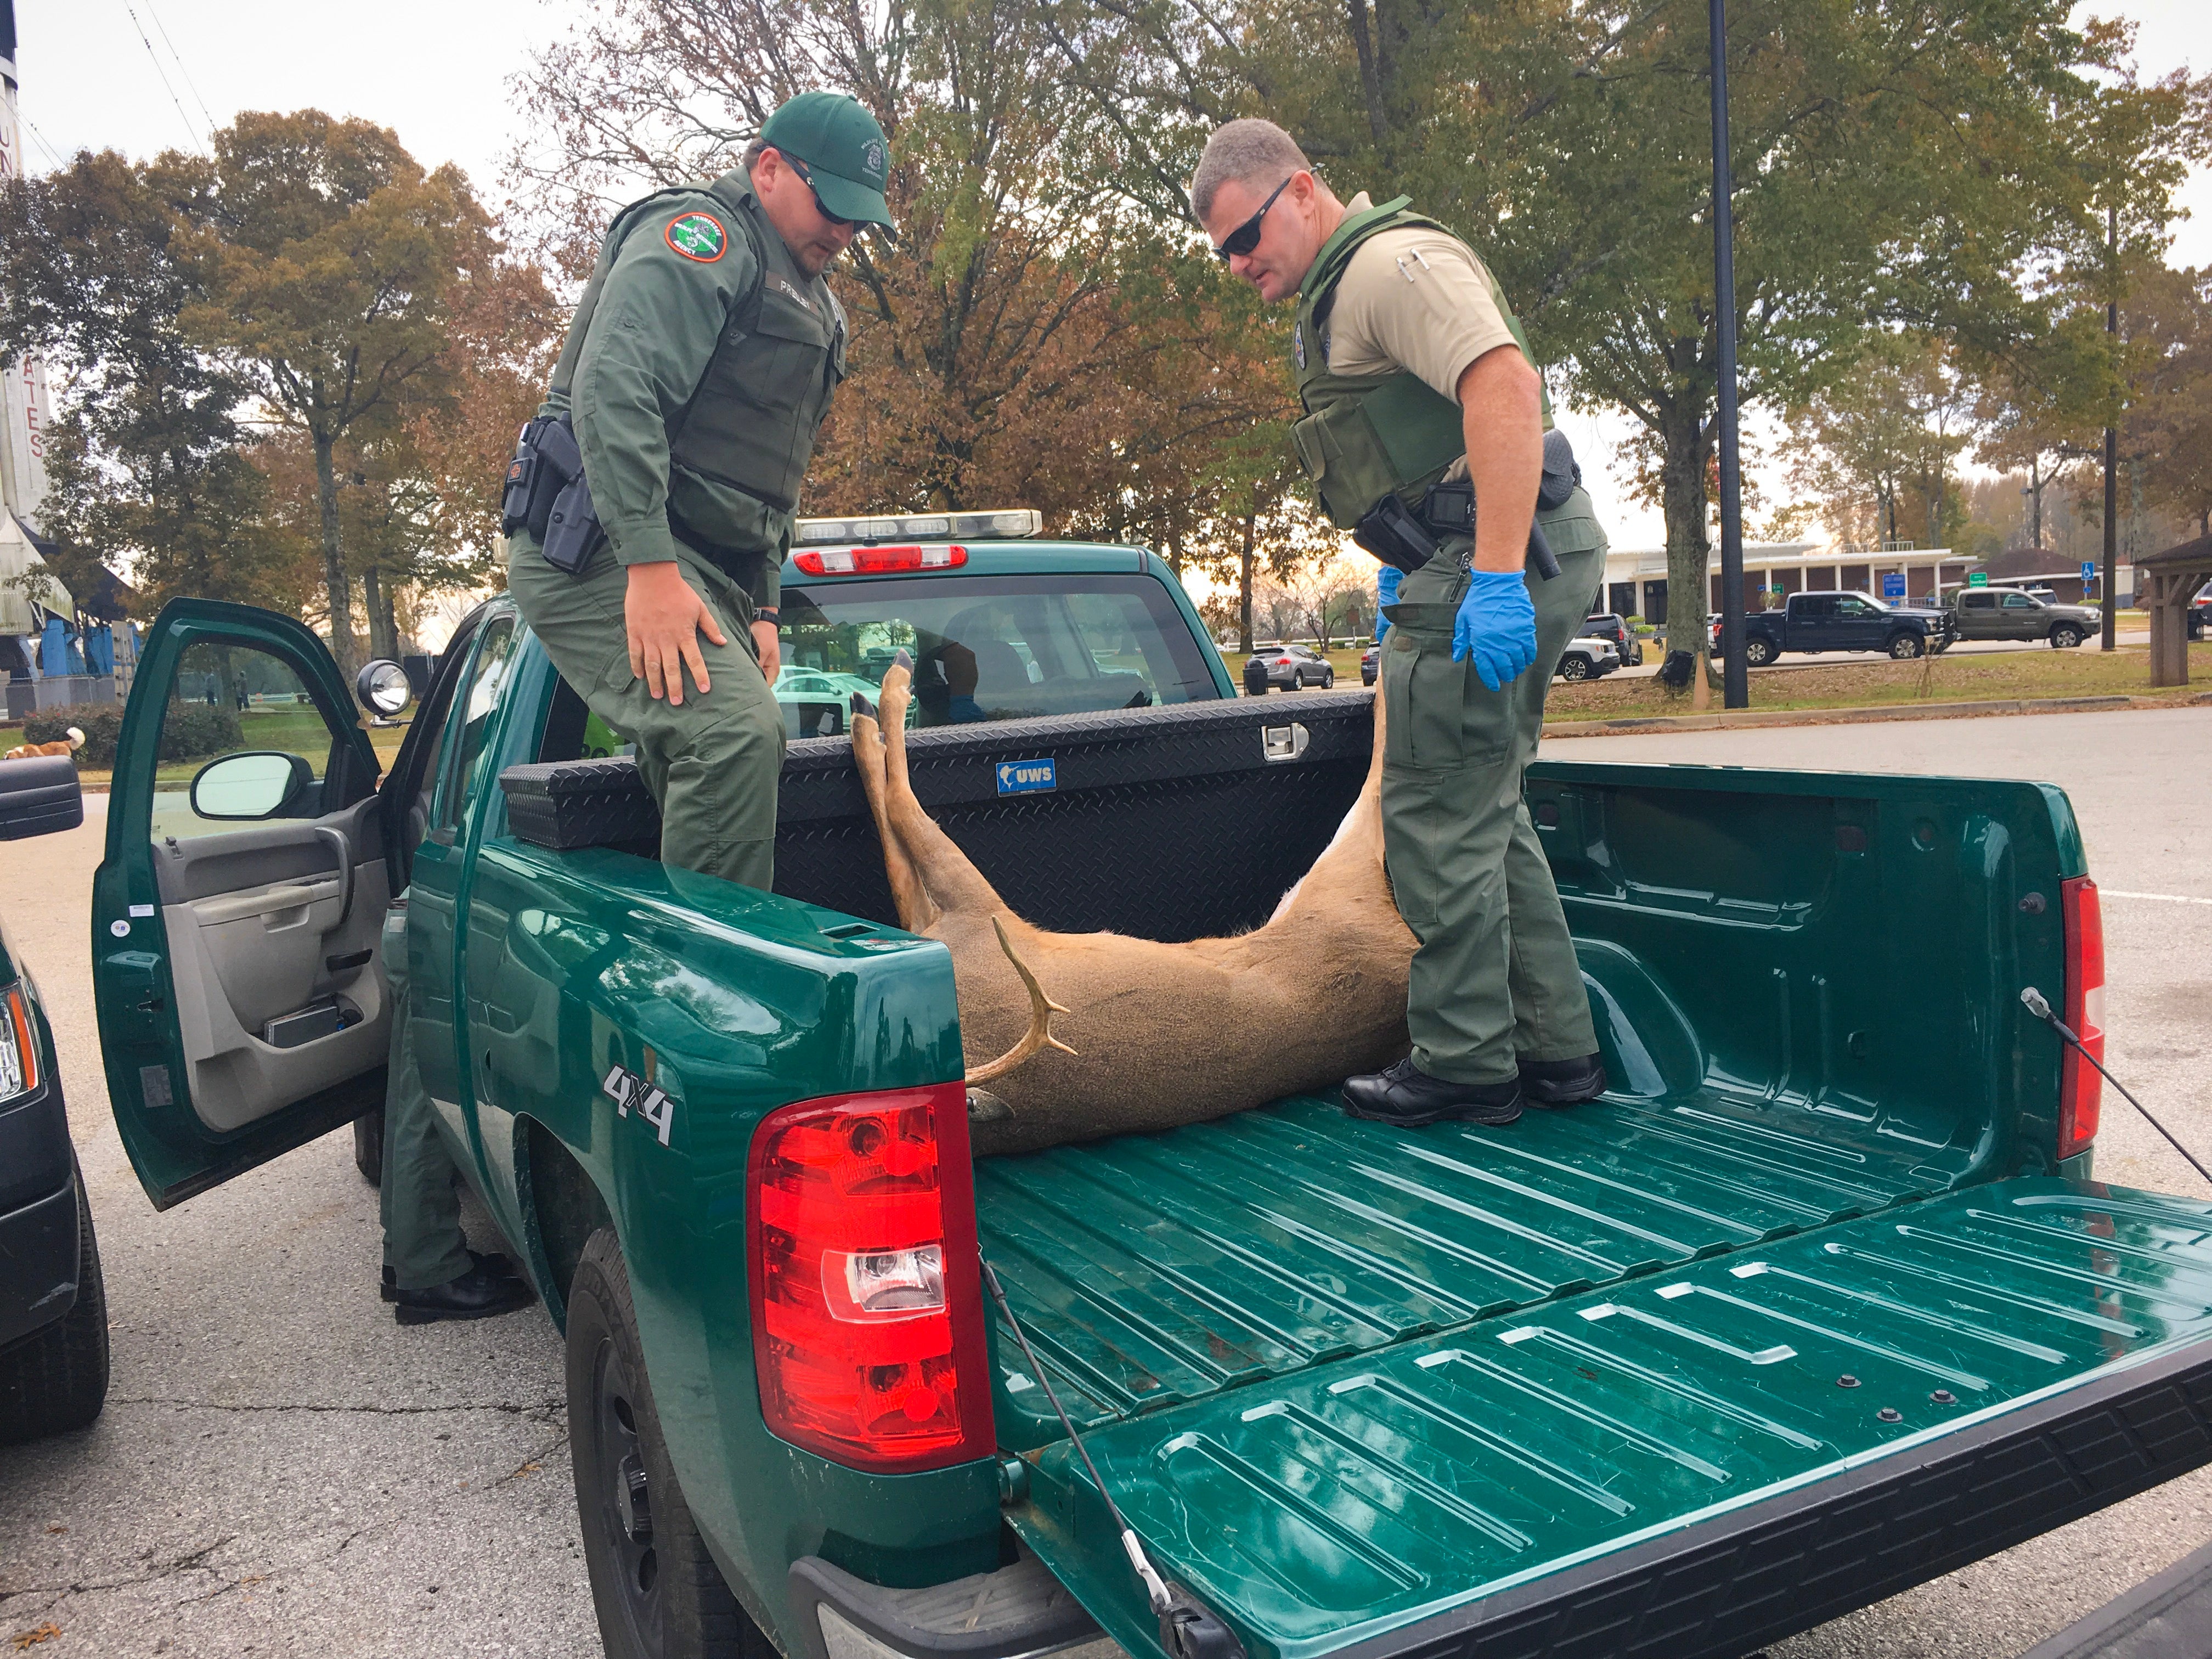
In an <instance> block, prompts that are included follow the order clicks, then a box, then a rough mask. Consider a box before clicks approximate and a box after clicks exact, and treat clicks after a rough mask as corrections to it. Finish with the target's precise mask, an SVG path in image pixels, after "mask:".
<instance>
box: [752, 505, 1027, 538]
mask: <svg viewBox="0 0 2212 1659" xmlns="http://www.w3.org/2000/svg"><path fill="white" fill-rule="evenodd" d="M791 533H792V539H793V541H795V542H802V543H805V542H811V543H813V544H817V545H819V544H822V543H823V542H888V541H921V540H924V539H926V538H930V537H933V536H946V537H959V538H963V539H965V540H968V541H971V542H989V541H1002V540H1010V539H1012V538H1018V537H1022V536H1039V535H1042V534H1043V533H1044V514H1043V513H1040V512H1038V511H1037V510H1036V508H1035V507H1010V508H1006V509H1003V510H1000V511H994V512H990V513H908V514H906V515H904V516H903V517H900V518H892V519H800V520H797V521H796V522H795V523H793V526H792V532H791Z"/></svg>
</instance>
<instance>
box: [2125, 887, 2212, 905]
mask: <svg viewBox="0 0 2212 1659" xmlns="http://www.w3.org/2000/svg"><path fill="white" fill-rule="evenodd" d="M2098 892H2100V893H2101V894H2102V895H2104V896H2105V897H2106V898H2130V899H2156V900H2157V901H2158V902H2160V903H2161V904H2212V898H2191V897H2190V896H2187V895H2186V894H2184V893H2123V892H2122V891H2121V890H2119V889H2118V888H2117V887H2100V888H2099V889H2098Z"/></svg>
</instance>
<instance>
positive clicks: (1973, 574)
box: [1966, 570, 1990, 587]
mask: <svg viewBox="0 0 2212 1659" xmlns="http://www.w3.org/2000/svg"><path fill="white" fill-rule="evenodd" d="M1989 585H1990V573H1989V572H1988V571H1986V570H1972V571H1969V572H1967V574H1966V586H1969V587H1987V586H1989Z"/></svg>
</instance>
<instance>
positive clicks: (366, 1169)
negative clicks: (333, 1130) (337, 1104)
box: [353, 1106, 384, 1187]
mask: <svg viewBox="0 0 2212 1659" xmlns="http://www.w3.org/2000/svg"><path fill="white" fill-rule="evenodd" d="M353 1167H354V1168H355V1169H356V1170H360V1171H361V1178H362V1180H363V1181H366V1182H368V1184H369V1185H370V1186H372V1187H381V1186H382V1185H384V1108H383V1107H381V1106H378V1107H375V1108H374V1109H371V1110H368V1111H366V1112H363V1113H362V1115H360V1116H359V1117H357V1118H356V1119H354V1121H353Z"/></svg>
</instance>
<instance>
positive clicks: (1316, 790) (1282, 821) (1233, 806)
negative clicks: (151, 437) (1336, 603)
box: [500, 691, 1374, 939]
mask: <svg viewBox="0 0 2212 1659" xmlns="http://www.w3.org/2000/svg"><path fill="white" fill-rule="evenodd" d="M1373 731H1374V726H1373V696H1372V694H1371V693H1370V692H1367V691H1339V692H1303V693H1297V694H1293V695H1288V696H1271V697H1265V698H1260V697H1252V698H1237V699H1234V700H1225V701H1222V702H1201V703H1188V704H1183V705H1181V706H1178V707H1175V708H1150V709H1129V710H1114V711H1111V712H1109V713H1104V714H1066V715H1057V716H1053V717H1049V718H1046V719H1041V720H1004V721H997V722H994V723H992V724H990V725H987V726H933V727H930V728H927V729H926V730H922V731H917V732H908V735H907V757H908V772H909V774H910V775H911V776H912V778H913V781H914V791H915V796H916V798H917V799H920V800H921V804H922V805H924V806H925V807H927V809H928V810H929V814H930V816H931V817H933V818H934V819H935V820H936V821H937V823H939V826H940V827H942V828H943V829H944V830H945V833H946V834H947V835H949V836H951V837H952V839H953V841H954V842H957V844H958V845H959V847H960V848H961V849H962V850H963V852H965V853H966V854H968V856H969V859H970V860H973V861H974V862H975V866H976V867H977V868H978V869H979V870H981V872H983V873H984V875H985V876H986V877H987V878H989V880H990V881H991V883H992V884H993V885H994V886H995V887H996V888H997V889H998V890H999V892H1000V896H1002V897H1003V898H1005V899H1006V902H1007V903H1008V904H1009V905H1011V906H1012V908H1013V909H1014V910H1015V911H1016V912H1017V913H1018V914H1019V915H1023V916H1024V917H1026V918H1027V919H1029V920H1030V921H1033V922H1035V923H1036V924H1037V925H1038V926H1040V927H1051V928H1054V929H1058V930H1060V931H1063V932H1088V931H1091V930H1095V929H1100V928H1108V927H1110V928H1113V929H1115V930H1116V931H1119V932H1121V933H1134V934H1137V935H1139V936H1140V937H1145V938H1151V939H1202V938H1206V937H1209V936H1212V935H1215V934H1219V933H1233V932H1236V931H1237V930H1238V929H1240V928H1244V927H1255V926H1257V925H1258V924H1259V923H1260V922H1261V921H1266V920H1267V915H1268V913H1269V912H1270V911H1272V910H1273V908H1274V906H1275V903H1276V901H1277V900H1279V898H1280V897H1281V896H1282V895H1283V892H1284V890H1285V889H1286V888H1288V887H1289V886H1290V884H1291V883H1292V882H1294V881H1296V880H1297V878H1299V877H1300V876H1301V875H1303V874H1304V872H1305V871H1306V870H1307V869H1308V868H1309V867H1310V866H1311V865H1312V863H1313V860H1315V859H1316V857H1318V856H1319V855H1320V854H1321V852H1322V848H1325V847H1327V846H1328V842H1329V838H1330V837H1331V836H1334V834H1335V833H1336V827H1337V825H1338V823H1340V821H1341V820H1342V818H1343V817H1344V814H1345V812H1346V810H1348V809H1349V808H1350V806H1351V805H1352V800H1353V799H1355V798H1356V797H1357V796H1358V793H1359V786H1360V783H1361V781H1362V780H1363V779H1364V777H1365V776H1366V773H1367V764H1368V756H1369V751H1370V746H1371V744H1372V742H1373ZM500 784H501V787H502V788H503V789H504V790H505V791H506V793H507V816H508V822H509V823H510V825H511V827H512V828H513V832H514V834H516V835H517V836H520V837H521V838H522V839H523V840H525V841H527V842H533V843H535V844H537V845H538V846H541V847H550V848H557V849H562V850H567V849H569V848H579V847H620V848H624V849H626V850H631V851H643V852H647V853H649V852H650V851H651V849H652V848H654V847H656V846H657V845H658V842H659V829H660V820H659V811H657V809H656V808H655V807H654V805H653V798H652V797H651V796H650V795H649V794H647V793H646V790H645V787H644V784H643V783H642V781H641V780H640V779H639V777H638V775H637V769H636V768H635V766H634V765H633V764H632V763H630V762H629V761H628V760H626V759H615V760H599V761H554V762H548V763H542V764H538V765H533V766H515V767H510V768H508V769H507V771H505V772H504V773H502V774H501V776H500ZM777 826H778V828H777V835H776V883H775V885H776V890H777V891H778V892H780V893H783V894H785V895H787V896H790V897H793V898H799V899H804V900H805V901H807V902H810V903H815V904H823V905H827V906H829V907H830V908H834V909H838V910H843V911H846V912H848V913H849V914H851V915H860V916H866V917H869V918H871V919H872V920H875V921H896V913H895V912H894V910H893V908H892V905H891V897H890V884H889V883H888V882H887V881H886V880H885V878H884V866H883V849H882V846H881V844H880V842H878V839H877V836H876V827H875V823H874V820H873V819H872V817H870V816H869V813H868V807H867V800H866V797H865V796H864V795H863V794H862V793H861V791H860V776H859V774H858V773H857V772H856V771H855V769H854V765H853V755H852V747H851V744H850V742H849V740H848V739H847V738H807V739H802V740H800V741H799V742H795V743H793V744H792V745H791V747H790V750H789V753H788V755H787V757H786V759H785V762H784V769H783V781H782V788H781V797H780V799H779V802H778V809H777Z"/></svg>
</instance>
